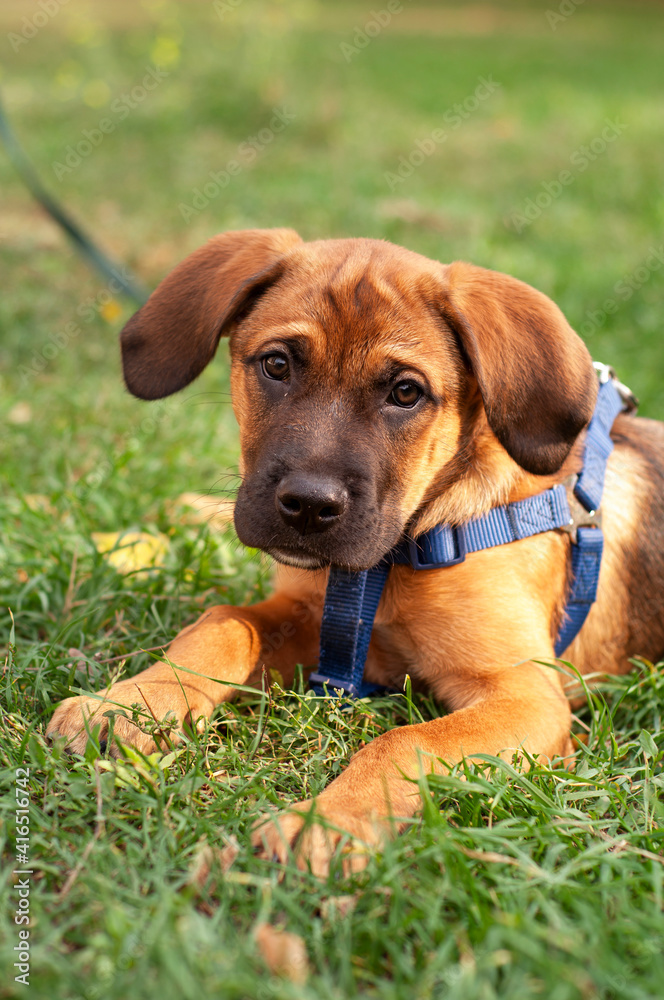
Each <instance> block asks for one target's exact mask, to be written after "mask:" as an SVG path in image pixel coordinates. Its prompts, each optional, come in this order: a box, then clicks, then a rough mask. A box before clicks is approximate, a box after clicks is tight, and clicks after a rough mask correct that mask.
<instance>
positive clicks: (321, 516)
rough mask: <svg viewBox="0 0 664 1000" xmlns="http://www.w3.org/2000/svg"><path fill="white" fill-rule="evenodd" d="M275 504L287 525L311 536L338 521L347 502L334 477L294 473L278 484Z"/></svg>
mask: <svg viewBox="0 0 664 1000" xmlns="http://www.w3.org/2000/svg"><path fill="white" fill-rule="evenodd" d="M275 504H276V508H277V510H278V511H279V514H280V515H281V518H282V520H283V521H285V523H286V524H287V525H288V526H289V527H291V528H295V530H296V531H299V533H300V534H301V535H310V534H313V533H314V532H319V531H327V529H328V528H332V527H333V526H334V525H335V524H336V523H337V522H338V520H339V518H340V517H341V516H342V514H343V512H344V511H345V509H346V506H347V504H348V491H347V490H346V488H345V486H344V485H343V484H342V483H340V482H339V481H338V480H337V479H318V478H316V477H314V476H307V475H304V474H299V473H293V474H292V475H290V476H285V477H284V479H282V480H281V482H280V483H279V485H278V486H277V494H276V497H275Z"/></svg>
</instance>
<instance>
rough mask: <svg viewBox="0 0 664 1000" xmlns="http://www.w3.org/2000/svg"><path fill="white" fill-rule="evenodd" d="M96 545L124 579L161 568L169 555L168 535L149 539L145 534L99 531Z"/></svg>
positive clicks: (95, 533)
mask: <svg viewBox="0 0 664 1000" xmlns="http://www.w3.org/2000/svg"><path fill="white" fill-rule="evenodd" d="M92 541H93V542H94V543H95V548H96V549H97V552H100V553H101V554H102V555H104V556H106V557H107V558H108V561H109V563H110V564H111V566H114V567H115V569H116V570H117V571H118V573H121V574H122V575H126V574H127V573H138V572H144V571H145V570H149V569H153V568H154V567H155V566H161V564H162V563H163V561H164V558H165V556H166V553H167V552H168V539H167V538H166V536H165V535H161V534H158V535H148V534H147V532H144V531H95V532H93V534H92Z"/></svg>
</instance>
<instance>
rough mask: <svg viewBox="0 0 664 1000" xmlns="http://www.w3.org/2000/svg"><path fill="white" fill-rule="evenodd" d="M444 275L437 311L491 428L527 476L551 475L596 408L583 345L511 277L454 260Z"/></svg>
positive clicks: (539, 297)
mask: <svg viewBox="0 0 664 1000" xmlns="http://www.w3.org/2000/svg"><path fill="white" fill-rule="evenodd" d="M443 273H444V277H443V295H442V300H440V299H439V302H438V308H439V310H440V312H441V313H442V315H443V318H444V319H445V321H446V322H447V324H448V325H449V326H450V328H451V329H452V331H453V332H454V333H455V335H456V337H457V339H458V342H459V345H460V347H461V351H462V353H463V355H464V357H465V360H466V362H467V363H468V365H469V366H470V368H471V369H472V371H473V373H474V375H475V378H476V379H477V382H478V385H479V389H480V392H481V394H482V398H483V401H484V408H485V410H486V415H487V419H488V421H489V426H490V427H491V430H492V431H493V432H494V434H495V435H496V437H497V438H498V440H499V441H500V443H501V444H502V446H503V447H504V448H505V450H506V451H507V452H508V453H509V454H510V455H511V456H512V458H513V459H514V460H515V461H516V462H518V464H519V465H520V466H521V467H522V468H523V469H526V471H527V472H533V473H535V474H537V475H549V474H550V473H553V472H556V471H557V470H558V469H559V468H560V467H561V465H562V464H563V462H564V461H565V459H566V457H567V455H568V454H569V451H570V449H571V447H572V445H573V443H574V441H575V439H576V437H577V435H578V434H579V433H580V431H581V430H583V428H584V427H585V425H586V424H587V423H588V421H589V420H590V418H591V417H592V414H593V410H594V406H595V399H596V396H597V377H596V375H595V372H594V369H593V366H592V360H591V357H590V354H589V353H588V351H587V349H586V347H585V345H584V343H583V341H582V340H581V339H580V338H579V337H578V336H577V335H576V333H575V332H574V331H573V330H572V328H571V327H570V326H569V324H568V323H567V320H566V319H565V317H564V316H563V314H562V312H561V311H560V309H559V308H558V307H557V306H556V305H555V304H554V303H553V302H552V301H551V299H549V298H547V296H546V295H544V294H542V292H538V291H536V290H535V289H534V288H531V287H530V285H526V284H524V282H522V281H518V280H517V279H516V278H510V277H509V276H508V275H506V274H500V273H498V272H497V271H487V270H485V269H484V268H482V267H475V266H474V265H472V264H465V263H461V262H456V263H454V264H449V265H447V266H445V267H444V268H443Z"/></svg>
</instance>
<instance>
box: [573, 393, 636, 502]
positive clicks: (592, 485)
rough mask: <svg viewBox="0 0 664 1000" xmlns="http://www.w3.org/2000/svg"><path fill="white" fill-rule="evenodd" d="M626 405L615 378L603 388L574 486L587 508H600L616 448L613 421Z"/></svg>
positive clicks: (590, 425) (598, 396)
mask: <svg viewBox="0 0 664 1000" xmlns="http://www.w3.org/2000/svg"><path fill="white" fill-rule="evenodd" d="M624 407H625V401H624V399H623V397H622V396H621V395H620V393H619V392H618V390H617V389H616V386H615V383H614V381H613V380H612V379H610V380H609V381H608V382H604V383H603V384H601V385H600V387H599V393H598V395H597V403H596V405H595V413H594V414H593V418H592V420H591V421H590V424H589V425H588V431H587V433H586V450H585V454H584V456H583V469H582V470H581V472H580V474H579V478H578V481H577V483H576V486H575V487H574V496H575V497H576V498H577V500H578V501H579V503H582V504H583V506H584V507H585V508H586V510H597V509H598V507H599V505H600V503H601V500H602V492H603V490H604V476H605V474H606V463H607V461H608V458H609V455H610V454H611V452H612V451H613V441H612V440H611V438H610V437H609V434H610V432H611V428H612V427H613V421H614V420H615V419H616V417H617V416H618V414H619V413H620V411H621V410H622V409H624Z"/></svg>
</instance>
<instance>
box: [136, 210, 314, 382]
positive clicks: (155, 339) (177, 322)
mask: <svg viewBox="0 0 664 1000" xmlns="http://www.w3.org/2000/svg"><path fill="white" fill-rule="evenodd" d="M301 242H302V240H301V238H300V237H299V236H298V234H297V233H296V232H294V230H292V229H246V230H239V231H237V232H230V233H222V234H221V235H220V236H214V237H213V238H212V239H211V240H209V241H208V242H207V243H206V244H205V246H202V247H200V248H199V249H198V250H195V251H194V253H192V254H190V255H189V256H188V257H186V258H185V260H183V261H182V263H181V264H179V265H178V266H177V267H176V268H175V270H173V271H171V273H170V274H169V275H168V277H166V278H164V280H163V281H162V282H161V284H160V285H159V286H158V287H157V288H156V289H155V291H154V292H153V293H152V295H151V296H150V298H149V299H148V301H147V302H146V303H145V305H144V306H143V307H142V308H141V309H139V311H138V312H137V313H136V314H135V315H134V316H132V318H131V319H130V320H129V322H128V323H127V324H126V326H125V328H124V329H123V331H122V333H121V334H120V343H121V347H122V365H123V369H124V378H125V383H126V385H127V388H128V389H129V391H130V392H132V393H133V394H134V396H138V397H140V398H141V399H159V398H161V397H162V396H169V395H170V394H171V393H172V392H177V391H178V389H183V388H184V387H185V386H186V385H188V384H189V383H190V382H191V381H192V380H193V379H195V378H196V376H197V375H200V373H201V372H202V371H203V369H204V368H205V366H206V365H207V363H208V362H209V361H210V360H211V358H212V356H213V355H214V352H215V351H216V349H217V344H218V343H219V338H220V337H221V335H222V333H224V332H225V330H227V329H228V328H229V326H230V324H231V323H232V321H233V320H234V319H235V318H237V316H238V314H239V313H240V312H241V311H242V310H244V309H246V308H247V306H248V305H249V303H250V301H251V298H252V296H256V295H258V294H259V293H260V291H263V290H265V288H267V287H268V286H269V285H271V284H272V283H273V282H274V281H276V280H277V279H278V278H279V276H280V275H281V273H282V263H281V261H282V257H283V255H284V254H285V253H287V251H288V250H290V249H291V247H293V246H295V245H296V244H298V243H301Z"/></svg>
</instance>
